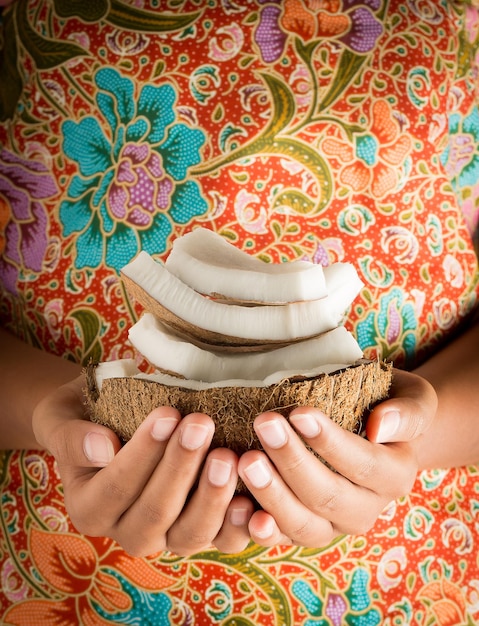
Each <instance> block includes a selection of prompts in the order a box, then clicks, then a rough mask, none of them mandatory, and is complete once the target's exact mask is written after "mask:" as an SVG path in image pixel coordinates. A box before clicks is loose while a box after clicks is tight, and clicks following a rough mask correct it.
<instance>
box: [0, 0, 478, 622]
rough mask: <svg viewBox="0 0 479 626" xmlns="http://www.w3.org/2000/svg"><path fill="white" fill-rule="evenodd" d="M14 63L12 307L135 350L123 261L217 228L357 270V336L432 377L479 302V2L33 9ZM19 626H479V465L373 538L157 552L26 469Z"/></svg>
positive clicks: (4, 256)
mask: <svg viewBox="0 0 479 626" xmlns="http://www.w3.org/2000/svg"><path fill="white" fill-rule="evenodd" d="M2 21H3V56H2V60H1V62H0V84H1V87H0V118H1V119H2V125H1V127H0V278H1V283H2V291H1V302H0V315H1V318H2V323H3V324H4V325H5V326H6V327H8V328H9V329H10V330H11V331H12V332H15V333H16V334H17V335H19V336H20V337H22V338H23V339H24V340H25V341H28V342H30V343H32V344H33V345H36V346H38V347H41V348H43V349H45V350H48V351H50V352H52V353H54V354H58V355H61V356H63V357H65V358H70V359H73V360H76V361H79V362H87V361H88V360H89V359H90V358H96V359H100V358H101V359H104V360H107V359H114V358H119V357H126V356H132V355H133V351H132V349H131V348H130V347H129V346H128V344H127V342H126V329H127V328H128V327H129V326H130V325H131V324H132V323H133V322H134V320H135V319H136V317H137V315H138V314H139V311H138V310H136V309H135V308H134V307H133V306H132V304H131V303H130V302H129V301H128V299H127V297H126V294H125V292H124V290H123V287H122V284H121V282H120V281H119V277H118V271H119V269H120V268H121V267H122V265H124V264H125V263H127V262H128V261H129V260H130V259H132V258H133V257H134V256H135V255H136V254H137V252H138V251H139V250H141V249H144V250H147V251H148V252H150V253H151V254H154V255H156V256H157V258H159V259H165V258H166V256H167V254H168V251H169V249H170V246H171V243H172V241H173V240H174V238H176V237H178V236H181V235H182V234H183V233H185V232H187V231H189V230H191V229H192V228H194V227H195V226H199V225H201V226H208V227H209V228H212V229H213V230H215V231H217V232H219V233H221V234H222V235H223V236H225V237H227V238H228V239H229V240H230V241H231V242H233V243H234V244H235V245H237V246H238V247H240V248H242V249H244V250H247V251H248V252H250V253H251V254H254V255H256V256H257V257H258V258H261V259H263V260H265V261H270V262H284V261H288V260H293V259H296V258H307V259H310V260H313V261H314V262H316V263H321V264H323V265H326V264H328V263H331V262H335V261H351V262H353V263H354V264H355V266H356V267H357V269H358V272H359V273H360V276H361V278H362V280H363V281H364V284H365V286H364V288H363V290H362V292H361V294H360V295H359V297H358V298H357V299H356V301H355V302H354V304H353V306H352V307H351V310H350V311H349V314H348V317H347V320H346V324H347V326H348V328H350V329H351V330H352V331H353V332H354V333H355V335H356V336H357V338H358V341H359V342H360V345H361V347H362V349H363V350H364V352H365V354H366V355H367V356H370V357H373V356H376V355H378V356H381V357H383V358H391V359H393V360H394V362H395V363H396V365H398V366H408V367H411V366H413V365H414V364H415V363H416V362H418V361H419V360H420V359H422V358H424V357H425V356H426V355H427V354H429V353H430V352H431V351H432V350H434V349H435V348H436V347H437V346H439V345H440V343H441V341H443V340H445V339H446V338H447V337H448V336H449V334H450V333H451V332H453V331H454V329H455V328H456V327H457V325H458V324H459V323H460V322H461V320H463V319H464V318H465V317H466V316H467V315H468V313H469V312H470V311H472V309H473V308H474V307H475V306H476V302H477V295H478V293H479V285H478V271H477V262H476V257H475V254H474V247H473V236H474V232H475V231H476V228H477V222H478V210H477V206H478V198H479V184H478V183H477V181H478V180H479V176H478V175H479V112H478V109H477V106H476V101H477V92H476V89H477V85H476V84H475V81H476V76H477V71H476V64H475V62H476V58H475V57H476V54H477V46H476V40H477V37H478V36H479V17H478V13H477V9H475V8H473V7H472V6H469V5H467V4H465V3H452V2H451V3H447V2H429V1H428V0H410V2H407V3H402V2H397V1H396V0H389V1H386V0H360V1H354V0H322V1H319V2H312V1H309V0H285V1H284V2H278V1H274V0H272V1H270V2H269V1H265V0H257V1H252V0H251V1H249V2H239V1H238V2H215V1H214V0H212V1H211V2H199V1H193V0H191V1H190V0H181V1H180V2H176V3H173V2H171V3H170V2H160V1H158V0H138V1H135V2H133V1H132V2H127V1H126V0H103V1H100V0H99V1H97V2H94V3H93V2H78V3H77V2H67V1H66V0H54V1H53V0H50V1H49V0H28V1H27V0H17V2H16V3H14V4H13V5H12V6H11V7H10V8H8V9H6V10H4V13H3V15H2ZM1 482H2V516H1V524H2V530H1V535H0V576H1V580H2V585H1V588H2V591H1V592H0V616H1V618H0V619H1V621H2V623H5V624H16V625H25V624H32V623H35V624H38V625H41V624H45V625H47V624H48V625H50V624H54V623H59V624H86V625H94V624H106V623H120V624H135V623H141V624H165V625H166V624H183V625H186V624H201V625H203V624H223V625H225V626H226V625H228V626H232V625H233V624H243V625H248V624H251V625H252V624H255V625H256V624H259V625H261V624H264V625H271V624H285V625H289V624H295V625H296V624H298V625H304V626H311V625H312V624H317V625H321V626H322V625H325V626H339V625H342V624H350V625H354V626H356V625H357V626H359V625H367V626H370V625H371V626H372V625H375V624H389V625H391V626H393V625H396V624H424V625H426V624H430V623H435V624H443V625H446V624H451V625H453V624H455V625H458V624H464V625H465V624H473V623H475V622H476V621H477V620H479V566H478V564H477V559H476V558H475V555H476V554H477V549H478V545H479V535H478V531H477V528H478V518H479V514H478V509H479V499H478V498H477V491H478V482H477V468H475V467H469V468H460V469H455V470H450V471H444V470H440V469H438V470H436V471H431V472H424V473H422V474H421V475H420V476H419V477H418V479H417V481H416V484H415V487H414V490H413V492H412V493H411V495H410V496H408V497H407V498H403V499H401V500H400V501H398V502H395V503H392V504H391V505H390V507H389V508H388V509H387V510H385V511H384V512H383V514H382V516H381V518H380V519H379V520H378V522H377V523H376V525H375V527H374V528H373V529H372V530H371V531H370V532H369V533H368V534H366V535H364V536H359V537H346V538H342V539H338V540H337V541H336V542H335V543H334V544H333V545H331V546H328V547H325V548H323V549H307V548H298V547H278V548H274V549H264V548H260V547H258V546H255V545H251V546H250V547H249V548H248V550H246V551H245V552H244V553H242V554H240V555H222V554H218V553H217V552H215V551H211V552H205V553H201V554H199V555H195V556H194V557H191V558H178V557H176V556H175V555H173V554H169V553H167V554H160V555H153V556H151V557H150V558H145V559H134V558H131V557H129V556H128V555H126V554H125V553H124V552H123V551H122V550H121V549H120V548H119V547H118V546H117V545H116V544H115V543H114V542H112V541H110V540H107V539H93V538H90V537H85V536H82V535H79V534H78V533H76V531H75V529H74V528H73V526H72V524H71V522H70V521H69V519H68V516H67V514H66V511H65V509H64V505H63V502H62V496H61V484H60V481H59V477H58V475H57V473H56V467H55V463H54V462H53V460H52V458H51V457H49V456H48V455H47V454H44V453H39V452H36V451H24V452H18V453H8V454H5V456H4V459H3V464H2V474H1Z"/></svg>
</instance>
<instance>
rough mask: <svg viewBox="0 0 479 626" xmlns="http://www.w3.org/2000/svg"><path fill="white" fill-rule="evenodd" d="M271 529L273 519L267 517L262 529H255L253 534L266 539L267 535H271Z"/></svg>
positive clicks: (272, 529)
mask: <svg viewBox="0 0 479 626" xmlns="http://www.w3.org/2000/svg"><path fill="white" fill-rule="evenodd" d="M273 531H274V521H273V520H272V519H269V520H268V521H267V522H265V524H264V528H263V530H257V531H255V535H256V536H257V537H259V538H260V539H267V538H268V537H271V535H272V534H273Z"/></svg>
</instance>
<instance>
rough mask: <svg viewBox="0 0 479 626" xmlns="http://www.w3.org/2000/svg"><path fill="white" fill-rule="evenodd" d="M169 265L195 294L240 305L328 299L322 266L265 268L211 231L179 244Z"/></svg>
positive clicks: (276, 265)
mask: <svg viewBox="0 0 479 626" xmlns="http://www.w3.org/2000/svg"><path fill="white" fill-rule="evenodd" d="M165 265H166V268H167V270H168V271H169V272H171V273H172V274H174V275H175V276H176V277H177V278H179V279H180V280H181V281H182V282H183V283H185V284H186V285H188V286H189V287H191V288H192V289H194V290H195V291H197V292H199V293H201V294H205V295H209V296H212V297H215V298H224V299H227V300H231V301H236V302H243V303H248V302H252V303H267V304H269V305H271V304H285V303H288V302H303V301H307V300H319V299H320V298H323V297H325V296H326V295H327V294H328V289H327V286H326V280H325V277H324V271H323V268H322V266H321V265H318V264H316V263H311V262H310V261H292V262H289V263H265V262H264V261H261V260H260V259H258V258H256V257H254V256H252V255H250V254H248V253H245V252H243V251H241V250H239V249H238V248H236V247H235V246H234V245H232V244H230V243H229V242H228V241H227V240H226V239H225V238H224V237H221V236H220V235H218V234H216V233H214V232H213V231H211V230H208V229H206V228H197V229H195V230H193V231H192V232H190V233H188V234H186V235H184V236H183V237H179V238H178V239H176V240H175V242H174V243H173V247H172V250H171V252H170V255H169V257H168V259H167V261H166V264H165Z"/></svg>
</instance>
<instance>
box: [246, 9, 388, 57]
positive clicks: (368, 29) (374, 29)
mask: <svg viewBox="0 0 479 626" xmlns="http://www.w3.org/2000/svg"><path fill="white" fill-rule="evenodd" d="M379 4H380V3H379V2H378V0H361V1H360V2H357V1H355V0H343V1H342V2H341V0H325V1H324V2H322V3H321V4H320V5H318V3H316V2H314V1H312V0H285V2H284V3H282V4H281V5H280V6H278V5H277V4H276V3H268V4H265V6H263V8H262V9H261V12H260V21H259V24H258V27H257V28H256V31H255V41H256V43H257V45H258V46H259V49H260V51H261V56H262V57H263V60H264V61H265V62H266V63H274V62H275V61H277V60H278V59H279V58H280V57H281V56H282V54H283V52H284V50H285V47H286V42H287V40H288V37H289V36H294V37H298V38H299V39H300V40H301V41H303V43H308V42H310V41H314V40H321V39H335V40H337V41H341V42H342V43H344V44H345V45H346V46H348V47H349V48H350V49H351V50H353V51H354V52H356V53H358V54H365V53H367V52H370V51H371V50H372V49H373V48H374V46H375V45H376V41H377V39H378V37H379V36H380V35H381V33H382V32H383V26H382V24H381V22H380V21H379V20H378V19H377V18H376V16H375V15H374V11H375V10H377V9H378V8H379ZM319 6H320V8H318V7H319Z"/></svg>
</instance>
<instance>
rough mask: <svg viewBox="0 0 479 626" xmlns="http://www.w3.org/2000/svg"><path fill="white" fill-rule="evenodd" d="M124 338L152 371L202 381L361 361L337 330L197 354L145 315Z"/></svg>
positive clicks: (352, 344) (199, 350)
mask: <svg viewBox="0 0 479 626" xmlns="http://www.w3.org/2000/svg"><path fill="white" fill-rule="evenodd" d="M129 339H130V341H131V343H132V344H133V346H134V347H135V348H136V349H137V350H138V352H140V353H141V354H142V355H143V356H144V357H145V358H146V359H147V360H148V361H149V362H150V363H151V364H152V365H153V366H154V367H156V368H157V369H159V370H162V371H165V372H173V373H174V374H176V375H179V376H182V377H184V378H187V379H194V380H199V381H205V382H217V381H223V380H228V379H249V380H263V379H264V378H266V377H267V376H270V375H272V374H274V373H276V372H278V371H281V370H284V369H285V368H286V366H287V368H288V370H291V371H294V372H295V373H299V374H302V373H304V372H305V371H308V370H311V369H313V368H317V367H319V366H327V365H328V364H330V363H336V364H337V363H342V364H345V365H350V364H352V363H355V362H356V361H357V360H358V359H360V358H362V356H363V353H362V350H361V348H360V347H359V345H358V344H357V342H356V340H355V339H354V337H353V336H352V335H351V333H349V332H348V331H347V330H346V329H345V328H344V327H343V326H339V327H337V328H335V329H334V330H331V331H329V332H327V333H325V334H323V335H319V336H318V337H315V338H313V339H309V340H306V341H303V342H301V343H293V344H291V345H289V346H285V347H283V348H277V349H275V350H269V351H267V352H241V353H233V354H228V353H220V352H212V351H210V350H203V349H202V348H200V347H198V346H196V345H194V344H192V343H190V342H188V341H185V340H183V339H181V338H179V337H178V336H176V335H174V334H173V333H171V332H170V331H169V330H168V329H167V327H165V326H164V325H163V324H161V322H159V321H158V320H157V319H156V318H155V317H154V316H153V315H152V314H151V313H145V314H144V315H143V316H142V317H141V318H140V320H139V321H138V322H137V323H136V324H135V325H134V326H132V327H131V328H130V330H129ZM329 371H331V370H329Z"/></svg>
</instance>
